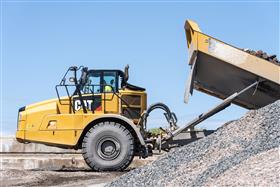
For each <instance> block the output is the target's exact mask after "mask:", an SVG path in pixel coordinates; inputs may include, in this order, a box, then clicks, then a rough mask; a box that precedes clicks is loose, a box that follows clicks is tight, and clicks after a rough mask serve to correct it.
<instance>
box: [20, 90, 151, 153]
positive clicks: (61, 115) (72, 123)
mask: <svg viewBox="0 0 280 187" xmlns="http://www.w3.org/2000/svg"><path fill="white" fill-rule="evenodd" d="M117 94H118V96H119V97H121V96H122V95H126V94H128V95H140V96H141V105H140V106H139V107H141V112H143V111H144V110H146V102H147V101H146V93H145V92H141V91H132V90H128V89H125V90H119V93H117ZM84 96H85V95H84ZM101 97H102V99H103V100H102V102H101V108H102V110H100V111H95V112H92V111H90V110H87V113H84V112H83V110H82V109H80V110H78V111H75V112H74V111H73V107H72V106H71V105H70V102H69V98H68V97H63V98H61V99H62V101H61V103H60V102H59V100H58V99H50V100H46V101H43V102H38V103H35V104H31V105H28V106H26V107H25V111H23V112H20V114H19V115H20V116H21V117H20V120H19V121H18V130H17V132H16V137H17V138H18V139H22V140H25V141H29V142H41V143H46V144H51V145H56V144H59V145H64V146H66V147H67V146H68V147H69V148H71V147H73V146H75V145H76V144H77V142H78V140H79V138H80V136H81V134H82V132H83V129H84V128H85V127H86V126H87V125H88V124H89V123H90V122H92V121H93V120H95V119H97V118H100V117H101V116H104V114H118V115H121V111H122V110H121V106H120V103H121V101H120V99H119V97H117V96H116V95H114V94H113V93H105V94H102V95H101ZM104 99H105V101H104ZM72 103H73V101H72ZM104 109H105V110H104ZM133 120H135V119H131V121H133Z"/></svg>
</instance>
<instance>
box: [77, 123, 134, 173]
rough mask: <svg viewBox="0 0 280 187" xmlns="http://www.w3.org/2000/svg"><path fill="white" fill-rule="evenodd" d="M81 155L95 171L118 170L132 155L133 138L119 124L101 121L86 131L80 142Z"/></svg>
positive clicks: (126, 163)
mask: <svg viewBox="0 0 280 187" xmlns="http://www.w3.org/2000/svg"><path fill="white" fill-rule="evenodd" d="M82 152H83V157H84V159H85V161H86V163H87V164H88V165H89V166H90V167H91V168H92V169H93V170H95V171H120V170H124V169H125V168H127V167H128V165H129V164H130V163H131V162H132V160H133V156H134V138H133V136H132V134H131V133H130V132H129V131H128V130H127V129H126V128H125V127H124V126H122V125H121V124H119V123H116V122H110V121H106V122H101V123H98V124H96V125H95V126H93V127H92V128H91V129H89V131H88V132H87V133H86V135H85V137H84V139H83V143H82Z"/></svg>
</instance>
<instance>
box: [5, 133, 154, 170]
mask: <svg viewBox="0 0 280 187" xmlns="http://www.w3.org/2000/svg"><path fill="white" fill-rule="evenodd" d="M0 143H1V152H0V169H1V170H7V169H20V170H22V169H24V170H26V169H32V170H63V169H71V170H77V169H78V170H80V169H82V170H88V169H90V168H89V167H88V166H87V164H86V163H85V161H84V159H83V156H82V154H81V152H80V150H79V151H75V150H71V149H60V148H56V147H51V146H46V145H43V144H36V143H30V144H22V143H19V142H17V141H16V140H15V138H13V137H1V138H0ZM156 158H157V157H156V156H155V157H149V158H148V159H139V158H137V157H135V158H134V160H133V162H132V163H131V165H130V167H131V168H135V167H139V166H142V165H145V164H147V163H150V162H151V161H153V160H155V159H156Z"/></svg>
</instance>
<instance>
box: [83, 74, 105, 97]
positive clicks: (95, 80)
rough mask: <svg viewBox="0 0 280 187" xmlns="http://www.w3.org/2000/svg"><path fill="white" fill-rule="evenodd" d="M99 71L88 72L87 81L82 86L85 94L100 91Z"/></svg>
mask: <svg viewBox="0 0 280 187" xmlns="http://www.w3.org/2000/svg"><path fill="white" fill-rule="evenodd" d="M100 84H101V73H100V72H93V73H90V74H88V77H87V82H86V84H85V86H84V87H83V92H84V93H85V94H90V93H94V94H98V93H101V86H100Z"/></svg>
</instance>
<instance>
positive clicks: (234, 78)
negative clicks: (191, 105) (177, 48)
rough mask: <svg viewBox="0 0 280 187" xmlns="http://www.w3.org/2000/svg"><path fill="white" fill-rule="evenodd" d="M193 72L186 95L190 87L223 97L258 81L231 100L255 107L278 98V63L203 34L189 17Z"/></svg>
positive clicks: (279, 72) (279, 82)
mask: <svg viewBox="0 0 280 187" xmlns="http://www.w3.org/2000/svg"><path fill="white" fill-rule="evenodd" d="M185 30H186V37H187V44H188V48H189V65H191V66H192V71H191V75H190V79H189V84H188V87H187V95H188V94H189V92H191V93H192V88H195V89H196V90H199V91H201V92H204V93H207V94H210V95H213V96H215V97H218V98H221V99H225V98H226V97H228V96H230V95H231V94H233V93H235V92H237V91H239V90H241V89H243V88H244V87H246V86H248V85H250V84H252V83H253V82H255V81H258V80H260V83H259V84H258V85H257V87H255V88H251V90H249V91H248V92H246V93H244V94H242V95H240V96H238V97H237V98H236V99H235V100H234V101H233V103H235V104H237V105H239V106H242V107H244V108H247V109H256V108H260V107H263V106H265V105H267V104H270V103H272V102H274V101H276V100H278V99H280V66H279V64H275V63H271V62H269V61H267V60H264V59H262V58H259V57H256V56H254V55H251V54H248V53H247V52H245V51H243V50H242V49H239V48H236V47H234V46H231V45H229V44H226V43H224V42H222V41H220V40H218V39H216V38H213V37H211V36H209V35H206V34H204V33H202V32H201V31H200V29H199V27H198V25H197V24H196V23H195V22H193V21H190V20H187V21H186V24H185Z"/></svg>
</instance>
